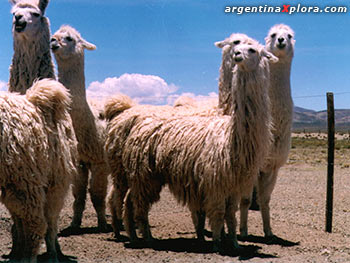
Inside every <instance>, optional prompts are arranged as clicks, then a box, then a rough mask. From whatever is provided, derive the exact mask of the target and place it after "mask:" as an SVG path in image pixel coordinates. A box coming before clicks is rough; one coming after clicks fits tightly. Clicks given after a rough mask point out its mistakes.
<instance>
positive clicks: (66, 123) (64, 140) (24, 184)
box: [0, 79, 77, 262]
mask: <svg viewBox="0 0 350 263" xmlns="http://www.w3.org/2000/svg"><path fill="white" fill-rule="evenodd" d="M70 102H71V100H70V97H69V94H68V92H67V90H66V89H65V88H64V87H63V85H62V84H60V83H58V82H56V81H54V80H49V79H43V80H40V81H37V82H34V83H33V86H32V87H31V88H30V89H28V90H27V92H26V95H19V94H15V93H10V92H3V93H1V94H0V108H1V110H0V120H1V121H0V132H1V136H0V147H1V150H0V153H1V154H0V163H1V166H0V189H1V198H0V201H1V202H2V203H3V204H4V205H5V206H6V208H7V209H8V210H9V212H10V214H11V217H12V219H13V221H14V226H15V227H14V228H13V229H12V235H13V237H12V239H13V244H12V245H13V247H12V251H11V253H10V255H9V256H10V259H11V261H12V260H13V261H15V262H19V261H20V262H36V257H37V254H38V252H39V247H40V244H41V241H42V240H43V239H44V238H45V241H46V247H47V255H48V257H49V259H50V260H52V261H54V262H56V261H57V260H58V258H59V257H61V256H63V254H62V252H61V250H60V246H59V244H58V240H57V221H58V217H59V213H60V211H61V209H62V206H63V203H64V198H65V196H66V194H67V191H68V188H69V184H70V182H71V179H72V178H71V177H72V176H75V174H76V167H75V166H76V161H75V159H74V158H75V156H76V151H77V148H76V140H75V134H74V131H73V130H72V128H71V126H72V123H71V119H70V117H69V114H68V107H69V104H70Z"/></svg>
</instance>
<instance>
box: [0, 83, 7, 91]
mask: <svg viewBox="0 0 350 263" xmlns="http://www.w3.org/2000/svg"><path fill="white" fill-rule="evenodd" d="M7 90H8V87H7V82H5V81H1V80H0V91H7Z"/></svg>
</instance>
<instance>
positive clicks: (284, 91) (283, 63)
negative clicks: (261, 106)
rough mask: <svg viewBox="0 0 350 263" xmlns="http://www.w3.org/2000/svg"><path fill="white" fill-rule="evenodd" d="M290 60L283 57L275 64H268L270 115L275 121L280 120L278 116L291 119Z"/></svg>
mask: <svg viewBox="0 0 350 263" xmlns="http://www.w3.org/2000/svg"><path fill="white" fill-rule="evenodd" d="M291 62H292V59H291V58H283V59H280V61H279V62H278V63H276V64H270V89H269V95H270V99H271V110H272V117H273V119H274V121H277V122H280V121H281V120H280V119H279V118H287V117H288V118H290V119H291V118H292V117H291V116H292V114H293V100H292V95H291V88H290V72H291ZM284 121H287V120H284ZM290 121H291V120H290Z"/></svg>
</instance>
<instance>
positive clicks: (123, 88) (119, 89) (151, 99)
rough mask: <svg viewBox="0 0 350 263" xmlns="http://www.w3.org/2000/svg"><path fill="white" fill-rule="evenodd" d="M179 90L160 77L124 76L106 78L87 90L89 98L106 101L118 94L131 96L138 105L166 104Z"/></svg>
mask: <svg viewBox="0 0 350 263" xmlns="http://www.w3.org/2000/svg"><path fill="white" fill-rule="evenodd" d="M177 90H178V87H177V86H176V85H174V84H168V83H166V81H165V80H164V79H162V78H160V77H158V76H153V75H141V74H123V75H121V76H120V77H119V78H118V77H113V78H106V79H105V80H104V81H103V82H99V81H94V82H92V83H91V84H90V85H89V87H88V89H87V96H88V97H91V98H97V99H105V98H107V97H110V96H112V95H114V94H117V93H123V94H126V95H128V96H130V97H131V98H132V99H133V100H135V101H136V102H138V103H147V104H166V103H167V101H168V97H169V96H171V94H173V93H174V92H176V91H177Z"/></svg>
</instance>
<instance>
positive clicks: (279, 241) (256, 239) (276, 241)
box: [238, 235, 300, 247]
mask: <svg viewBox="0 0 350 263" xmlns="http://www.w3.org/2000/svg"><path fill="white" fill-rule="evenodd" d="M238 240H239V241H242V242H251V243H259V244H265V245H280V246H282V247H294V246H298V245H300V242H292V241H289V240H286V239H283V238H280V237H278V236H275V235H274V236H272V237H268V238H266V237H260V236H254V235H249V236H247V237H241V236H238Z"/></svg>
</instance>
